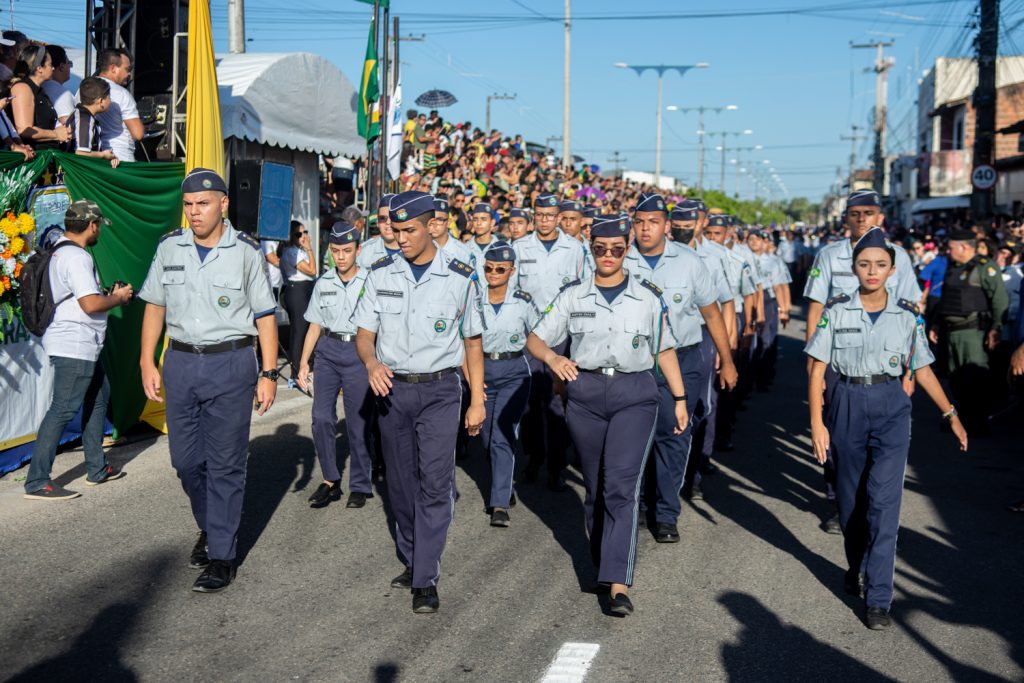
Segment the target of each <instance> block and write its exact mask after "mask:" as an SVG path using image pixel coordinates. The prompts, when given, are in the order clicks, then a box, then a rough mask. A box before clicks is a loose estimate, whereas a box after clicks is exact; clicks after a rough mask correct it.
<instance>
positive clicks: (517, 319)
mask: <svg viewBox="0 0 1024 683" xmlns="http://www.w3.org/2000/svg"><path fill="white" fill-rule="evenodd" d="M485 296H486V294H485ZM527 299H529V301H527ZM538 320H540V311H538V310H537V307H536V306H535V305H534V303H533V297H531V296H530V295H529V294H526V293H525V292H516V291H513V290H512V288H511V287H509V288H508V290H507V291H506V292H505V300H504V301H503V302H502V304H501V309H500V310H499V311H498V312H497V313H495V312H494V306H493V305H492V304H490V303H488V302H487V300H486V299H485V300H484V322H485V323H486V324H487V329H486V330H485V331H484V353H506V352H510V351H522V350H523V347H524V346H526V338H527V337H528V336H530V331H531V330H533V328H534V326H535V325H536V324H537V321H538Z"/></svg>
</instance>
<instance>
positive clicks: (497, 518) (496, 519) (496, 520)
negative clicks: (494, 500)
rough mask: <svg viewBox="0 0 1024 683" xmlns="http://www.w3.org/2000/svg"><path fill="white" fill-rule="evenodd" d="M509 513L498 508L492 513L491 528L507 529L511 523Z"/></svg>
mask: <svg viewBox="0 0 1024 683" xmlns="http://www.w3.org/2000/svg"><path fill="white" fill-rule="evenodd" d="M511 521H512V520H511V519H510V518H509V516H508V512H506V511H505V510H502V509H501V508H498V509H496V510H494V512H492V513H491V526H500V527H507V526H508V525H509V524H510V523H511Z"/></svg>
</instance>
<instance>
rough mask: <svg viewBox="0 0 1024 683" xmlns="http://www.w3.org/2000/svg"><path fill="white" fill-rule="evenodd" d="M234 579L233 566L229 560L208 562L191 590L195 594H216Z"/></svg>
mask: <svg viewBox="0 0 1024 683" xmlns="http://www.w3.org/2000/svg"><path fill="white" fill-rule="evenodd" d="M234 578H235V564H234V562H231V561H230V560H210V564H209V566H207V567H206V569H204V570H203V573H202V574H200V575H199V578H198V579H196V582H195V583H194V584H192V590H194V591H195V592H196V593H218V592H220V591H222V590H224V589H225V588H227V587H228V586H229V585H230V584H231V581H232V580H233V579H234Z"/></svg>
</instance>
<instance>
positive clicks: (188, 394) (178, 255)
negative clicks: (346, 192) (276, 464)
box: [139, 168, 278, 593]
mask: <svg viewBox="0 0 1024 683" xmlns="http://www.w3.org/2000/svg"><path fill="white" fill-rule="evenodd" d="M181 191H182V195H183V201H184V207H185V218H186V219H187V220H188V222H189V228H190V229H187V230H183V229H178V230H174V231H172V232H170V233H168V234H167V235H165V236H164V237H163V238H162V239H161V240H160V244H159V246H158V247H157V250H156V256H155V257H154V258H153V264H152V265H151V266H150V268H149V274H148V275H147V276H146V282H145V284H144V285H143V287H142V290H141V291H140V292H139V298H141V299H143V300H144V301H145V302H146V311H145V314H144V316H143V321H142V333H141V353H140V359H139V365H140V367H141V370H142V387H143V389H144V390H145V392H146V396H147V397H148V398H149V399H150V400H151V401H163V400H164V399H162V398H161V397H160V384H161V378H160V370H158V369H157V367H156V358H157V355H156V345H157V342H158V341H159V340H160V337H161V332H162V331H163V328H164V323H165V322H166V324H167V336H168V337H170V343H169V347H168V348H167V349H166V353H165V355H164V367H163V373H164V377H163V379H164V382H165V389H166V408H165V409H166V417H167V436H168V440H169V447H170V452H171V464H172V465H173V466H174V469H175V470H176V471H177V473H178V478H179V479H181V486H182V488H183V489H184V490H185V493H186V494H187V495H188V498H189V502H190V503H191V505H192V515H193V517H195V520H196V524H197V525H198V526H199V540H198V541H197V542H196V544H195V547H194V548H193V549H192V556H191V558H190V560H189V566H191V567H193V568H196V569H199V568H202V569H203V573H202V574H200V575H199V578H198V579H196V582H195V584H194V585H193V586H192V590H194V591H197V592H200V593H213V592H216V591H220V590H223V589H224V588H227V586H228V584H230V583H231V581H232V580H233V579H234V576H235V567H234V559H235V550H236V544H237V537H238V525H239V522H240V521H241V517H242V497H243V494H244V492H245V468H246V455H247V454H248V450H249V423H250V421H251V419H252V410H253V395H254V394H255V397H256V405H257V408H256V411H257V413H258V414H259V415H262V414H263V413H265V412H266V411H267V410H268V409H269V408H270V406H271V404H272V403H273V402H274V397H275V395H276V393H277V376H278V375H277V321H276V320H275V319H274V308H275V307H276V304H275V302H274V296H273V293H272V292H271V290H270V281H269V280H268V279H267V269H266V261H265V259H264V258H263V253H262V252H261V251H260V244H259V242H257V241H256V240H255V239H253V238H252V237H250V236H249V235H246V234H245V233H241V232H238V231H237V230H235V229H234V228H233V227H232V226H231V223H230V222H229V221H228V220H227V219H226V218H224V215H225V214H226V213H227V210H228V196H227V193H228V188H227V186H226V185H225V184H224V180H223V179H222V178H221V177H220V176H219V175H217V173H215V172H214V171H211V170H209V169H206V168H197V169H194V170H193V171H192V172H191V173H189V174H188V175H187V176H185V180H184V181H183V182H182V184H181ZM257 335H258V336H259V347H260V355H261V357H262V363H257V361H256V353H255V352H254V350H253V346H254V344H255V341H256V340H255V338H256V336H257ZM261 368H262V371H261Z"/></svg>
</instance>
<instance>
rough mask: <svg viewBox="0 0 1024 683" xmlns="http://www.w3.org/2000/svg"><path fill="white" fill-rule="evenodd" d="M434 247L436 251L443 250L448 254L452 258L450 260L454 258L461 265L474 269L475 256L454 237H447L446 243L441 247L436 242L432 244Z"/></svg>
mask: <svg viewBox="0 0 1024 683" xmlns="http://www.w3.org/2000/svg"><path fill="white" fill-rule="evenodd" d="M434 246H436V247H437V248H438V249H444V250H445V251H446V252H448V254H449V255H451V256H452V258H456V259H458V260H459V261H462V262H463V263H468V264H469V265H471V266H473V268H474V269H475V268H476V254H474V253H473V251H472V250H471V249H470V248H469V247H467V246H466V245H465V244H463V243H462V242H460V241H459V240H457V239H455V238H454V237H451V236H450V235H449V237H448V241H447V242H445V243H444V246H443V247H442V246H440V245H439V244H438V243H437V242H434Z"/></svg>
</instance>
